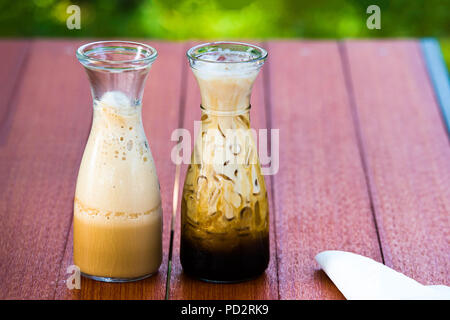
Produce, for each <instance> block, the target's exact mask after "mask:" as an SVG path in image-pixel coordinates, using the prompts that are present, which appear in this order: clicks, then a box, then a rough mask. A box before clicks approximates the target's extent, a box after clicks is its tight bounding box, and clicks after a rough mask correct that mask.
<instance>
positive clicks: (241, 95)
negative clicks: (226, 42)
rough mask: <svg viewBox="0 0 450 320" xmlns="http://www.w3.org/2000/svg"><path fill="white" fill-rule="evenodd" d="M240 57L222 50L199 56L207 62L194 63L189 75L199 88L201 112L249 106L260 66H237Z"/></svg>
mask: <svg viewBox="0 0 450 320" xmlns="http://www.w3.org/2000/svg"><path fill="white" fill-rule="evenodd" d="M243 54H244V53H242V52H239V53H238V52H233V53H232V52H228V51H226V50H224V51H222V52H215V53H214V54H212V53H210V54H207V55H203V56H201V58H202V59H204V60H207V61H199V62H195V66H194V67H192V71H193V72H194V75H195V77H196V79H197V82H198V84H199V87H200V93H201V96H202V105H203V107H204V108H207V109H211V110H217V111H236V110H242V109H245V108H247V107H248V106H249V105H250V95H251V91H252V87H253V83H254V81H255V79H256V76H257V75H258V72H259V68H260V66H259V65H255V64H254V63H246V62H244V63H239V62H240V61H242V60H243V59H244V57H242V55H243ZM244 55H245V54H244ZM246 57H247V56H246ZM247 58H248V57H247ZM214 61H216V62H214Z"/></svg>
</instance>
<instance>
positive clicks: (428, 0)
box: [0, 0, 450, 59]
mask: <svg viewBox="0 0 450 320" xmlns="http://www.w3.org/2000/svg"><path fill="white" fill-rule="evenodd" d="M449 3H450V1H449V0H326V1H325V0H316V1H311V0H278V1H277V0H250V1H240V0H209V1H206V0H96V1H93V0H91V1H89V0H72V1H69V0H15V1H6V0H0V36H3V37H5V36H7V37H37V36H39V37H96V38H158V39H169V40H183V39H246V38H254V39H268V38H293V37H299V38H338V39H339V38H348V37H364V38H373V37H427V36H431V37H439V38H448V37H450V34H449V33H450V5H449ZM71 4H76V5H78V6H79V7H80V8H81V30H69V29H68V28H67V27H66V19H67V17H68V16H69V14H68V13H67V12H66V10H67V7H68V6H69V5H71ZM371 4H376V5H378V6H379V7H380V9H381V29H380V30H369V29H368V28H367V27H366V19H367V17H368V16H369V14H367V13H366V9H367V7H368V6H369V5H371ZM445 43H446V44H445V45H444V46H443V47H445V48H446V49H445V55H446V57H447V59H450V52H449V50H450V49H449V46H448V44H447V43H448V40H446V41H445Z"/></svg>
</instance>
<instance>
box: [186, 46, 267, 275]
mask: <svg viewBox="0 0 450 320" xmlns="http://www.w3.org/2000/svg"><path fill="white" fill-rule="evenodd" d="M187 56H188V59H189V63H190V66H191V69H192V71H193V73H194V75H195V77H196V79H197V82H198V84H199V88H200V93H201V98H202V104H201V110H202V115H201V121H202V124H201V132H200V133H199V134H198V138H197V140H196V142H195V145H194V151H193V154H192V157H191V164H190V165H189V167H188V171H187V174H186V179H185V183H184V188H183V196H182V203H181V248H180V259H181V264H182V266H183V270H184V271H185V272H186V273H187V274H189V275H191V276H194V277H196V278H199V279H202V280H205V281H212V282H239V281H244V280H248V279H251V278H254V277H256V276H257V275H259V274H261V273H262V272H263V271H264V270H265V269H266V268H267V265H268V262H269V210H268V200H267V192H266V186H265V183H264V177H263V175H262V174H261V167H260V164H259V159H258V154H257V149H256V144H255V140H254V138H253V135H252V131H251V130H250V117H249V112H250V95H251V90H252V86H253V83H254V81H255V79H256V76H257V75H258V73H259V70H260V68H261V67H262V65H263V64H264V61H265V59H266V57H267V52H266V51H265V50H264V49H262V48H260V47H257V46H254V45H249V44H244V43H236V42H215V43H208V44H202V45H199V46H195V47H193V48H191V49H189V50H188V52H187Z"/></svg>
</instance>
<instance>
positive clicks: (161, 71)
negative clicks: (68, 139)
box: [56, 42, 184, 299]
mask: <svg viewBox="0 0 450 320" xmlns="http://www.w3.org/2000/svg"><path fill="white" fill-rule="evenodd" d="M148 44H149V45H152V46H154V47H155V48H156V50H157V51H158V58H157V60H156V62H155V63H154V64H153V66H152V69H151V70H150V74H149V78H148V80H147V83H146V89H145V92H144V101H143V123H144V127H145V132H146V134H147V138H148V140H149V144H150V148H151V150H152V154H153V157H154V159H155V164H156V169H157V173H158V177H159V181H160V184H161V197H162V201H163V212H164V221H163V262H162V264H161V267H160V269H159V272H158V274H156V275H155V276H152V277H150V278H148V279H145V280H143V281H138V282H133V283H120V284H119V283H114V284H111V283H102V282H97V281H92V280H89V279H84V278H82V284H81V290H72V291H70V290H68V289H67V288H66V285H65V283H64V279H66V278H67V277H68V276H69V274H66V269H67V266H69V265H71V264H72V248H73V247H72V232H71V233H70V236H69V240H68V242H67V248H66V250H65V255H64V261H63V263H62V265H61V270H60V279H62V281H60V283H59V286H58V289H57V294H56V298H58V299H68V298H69V299H163V298H164V294H165V287H166V272H167V253H168V250H169V234H170V219H171V212H172V186H173V181H174V172H175V166H174V164H173V163H172V162H171V161H170V152H171V147H172V144H173V143H172V142H171V141H170V136H171V133H172V131H173V130H174V129H176V128H177V127H178V121H179V100H180V94H181V69H182V63H184V52H183V45H182V44H180V43H178V44H174V43H163V42H148ZM77 67H78V68H80V69H81V65H77ZM82 80H83V81H85V82H87V78H86V76H84V75H83V77H82ZM86 94H87V91H86ZM86 108H88V109H86ZM90 108H91V103H89V104H88V105H86V106H85V111H86V112H87V110H89V113H90V112H91V111H90V110H91V109H90ZM89 119H90V115H88V114H86V119H85V120H86V121H89ZM73 183H75V181H73Z"/></svg>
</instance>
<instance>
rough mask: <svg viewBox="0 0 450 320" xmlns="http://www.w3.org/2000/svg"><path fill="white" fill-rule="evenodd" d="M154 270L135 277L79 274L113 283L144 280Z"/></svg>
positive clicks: (151, 274)
mask: <svg viewBox="0 0 450 320" xmlns="http://www.w3.org/2000/svg"><path fill="white" fill-rule="evenodd" d="M155 273H157V271H156V272H153V273H149V274H146V275H143V276H140V277H136V278H112V277H99V276H93V275H90V274H87V273H84V272H81V275H82V276H83V277H85V278H88V279H92V280H95V281H101V282H113V283H123V282H134V281H139V280H144V279H147V278H149V277H151V276H153V275H154V274H155Z"/></svg>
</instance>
